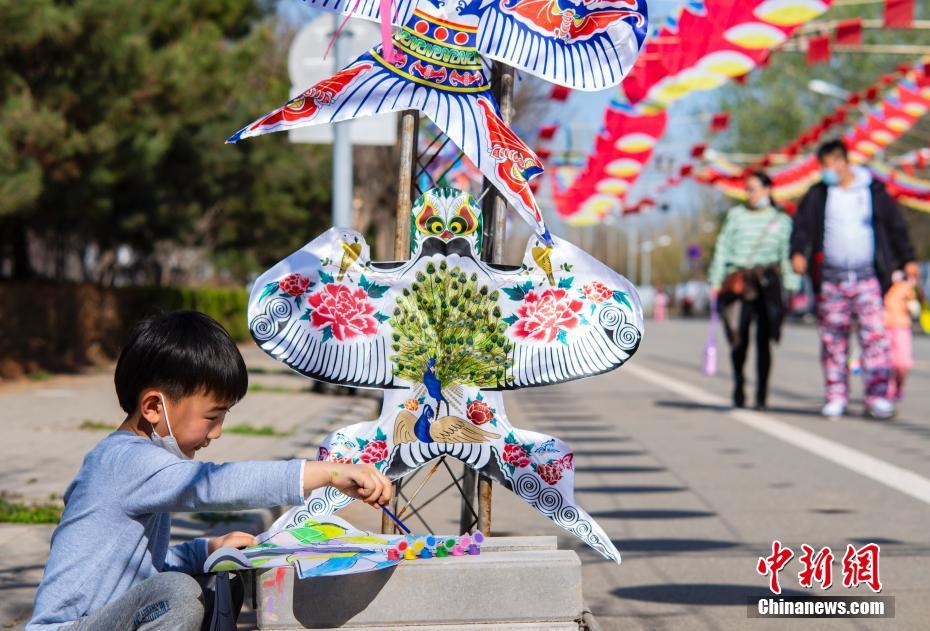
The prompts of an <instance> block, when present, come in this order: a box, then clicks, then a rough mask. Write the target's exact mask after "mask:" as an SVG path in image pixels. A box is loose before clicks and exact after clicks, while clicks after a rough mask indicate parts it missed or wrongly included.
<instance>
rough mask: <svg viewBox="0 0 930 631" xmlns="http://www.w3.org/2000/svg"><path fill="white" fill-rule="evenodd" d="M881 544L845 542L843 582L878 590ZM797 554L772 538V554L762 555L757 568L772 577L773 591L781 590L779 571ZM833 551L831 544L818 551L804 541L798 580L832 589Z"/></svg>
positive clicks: (880, 586) (879, 588)
mask: <svg viewBox="0 0 930 631" xmlns="http://www.w3.org/2000/svg"><path fill="white" fill-rule="evenodd" d="M879 552H880V550H879V547H878V544H876V543H867V544H866V545H864V546H862V547H861V548H858V549H857V548H855V547H854V546H853V545H851V544H850V545H847V546H846V554H844V555H843V561H842V569H843V586H844V587H850V588H852V587H858V586H859V585H862V584H865V585H867V586H868V588H869V589H871V590H872V591H873V592H875V593H878V592H880V591H881V590H882V582H881V578H880V576H879V569H878V557H879ZM792 557H794V551H793V550H792V549H791V548H789V547H787V546H783V545H782V544H781V542H780V541H778V540H777V539H776V540H775V541H773V542H772V554H770V555H769V556H767V557H759V561H758V562H757V563H756V571H757V572H758V573H759V574H761V575H762V576H768V577H769V589H770V590H771V591H772V593H773V594H780V593H781V585H780V584H779V580H778V573H779V572H781V571H782V569H784V567H785V566H786V565H787V564H788V561H790V560H791V559H792ZM834 558H835V557H834V556H833V551H832V550H831V549H830V547H829V546H825V547H823V548H821V549H820V550H817V551H816V553H815V550H814V548H812V547H811V546H809V545H807V544H806V543H804V544H801V556H800V557H798V561H799V562H800V563H801V571H800V572H798V584H799V585H800V586H801V587H806V588H808V589H811V588H813V586H814V583H820V588H821V589H830V587H831V586H832V585H833V560H834Z"/></svg>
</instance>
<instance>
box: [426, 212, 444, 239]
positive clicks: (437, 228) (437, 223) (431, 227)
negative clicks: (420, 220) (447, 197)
mask: <svg viewBox="0 0 930 631" xmlns="http://www.w3.org/2000/svg"><path fill="white" fill-rule="evenodd" d="M424 227H425V228H426V232H428V233H429V234H437V235H438V234H442V233H443V231H444V230H445V229H446V225H445V224H444V223H443V221H442V217H439V216H438V215H433V216H432V217H427V219H426V221H425V222H424Z"/></svg>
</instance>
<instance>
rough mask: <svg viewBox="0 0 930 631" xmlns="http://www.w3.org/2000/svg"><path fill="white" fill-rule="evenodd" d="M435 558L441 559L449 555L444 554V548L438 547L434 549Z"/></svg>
mask: <svg viewBox="0 0 930 631" xmlns="http://www.w3.org/2000/svg"><path fill="white" fill-rule="evenodd" d="M436 556H437V557H438V558H443V557H447V556H449V553H448V552H446V547H445V546H439V547H438V548H436Z"/></svg>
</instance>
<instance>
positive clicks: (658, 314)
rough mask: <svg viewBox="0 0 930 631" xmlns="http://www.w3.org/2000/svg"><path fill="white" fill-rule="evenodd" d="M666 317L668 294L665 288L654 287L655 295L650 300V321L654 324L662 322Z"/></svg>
mask: <svg viewBox="0 0 930 631" xmlns="http://www.w3.org/2000/svg"><path fill="white" fill-rule="evenodd" d="M667 315H668V294H667V293H665V288H664V287H662V286H661V285H659V286H658V287H656V295H655V297H654V298H653V299H652V319H653V320H655V321H656V322H663V321H664V320H665V318H666V316H667Z"/></svg>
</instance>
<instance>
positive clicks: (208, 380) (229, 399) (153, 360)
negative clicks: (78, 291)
mask: <svg viewBox="0 0 930 631" xmlns="http://www.w3.org/2000/svg"><path fill="white" fill-rule="evenodd" d="M113 381H114V382H115V384H116V396H117V397H119V404H120V407H121V408H123V410H125V412H126V413H127V414H132V413H133V412H134V411H135V410H136V407H137V406H138V405H139V396H140V395H141V394H142V391H143V390H145V389H146V388H159V389H161V390H163V391H164V392H165V395H167V396H168V397H169V398H170V399H172V400H174V401H177V400H178V399H180V398H182V397H186V396H190V395H192V394H196V393H197V392H206V393H208V394H210V395H211V396H213V397H215V398H216V399H218V400H219V401H222V402H223V403H228V404H230V405H232V404H233V403H236V402H237V401H239V399H241V398H242V397H244V396H245V393H246V390H248V388H249V375H248V372H247V371H246V368H245V362H244V361H243V359H242V355H241V354H240V353H239V349H238V348H236V344H235V342H233V341H232V338H230V337H229V333H227V332H226V330H225V329H224V328H223V327H222V326H221V325H220V324H219V323H218V322H217V321H216V320H214V319H213V318H211V317H210V316H208V315H205V314H203V313H200V312H198V311H172V312H169V313H160V314H157V315H153V316H150V317H148V318H145V319H144V320H142V321H141V322H139V323H138V324H136V326H134V327H133V329H132V331H131V332H130V333H129V339H128V340H127V341H126V345H125V346H124V347H123V350H122V351H121V352H120V355H119V360H118V361H117V362H116V373H115V374H114V376H113Z"/></svg>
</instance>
